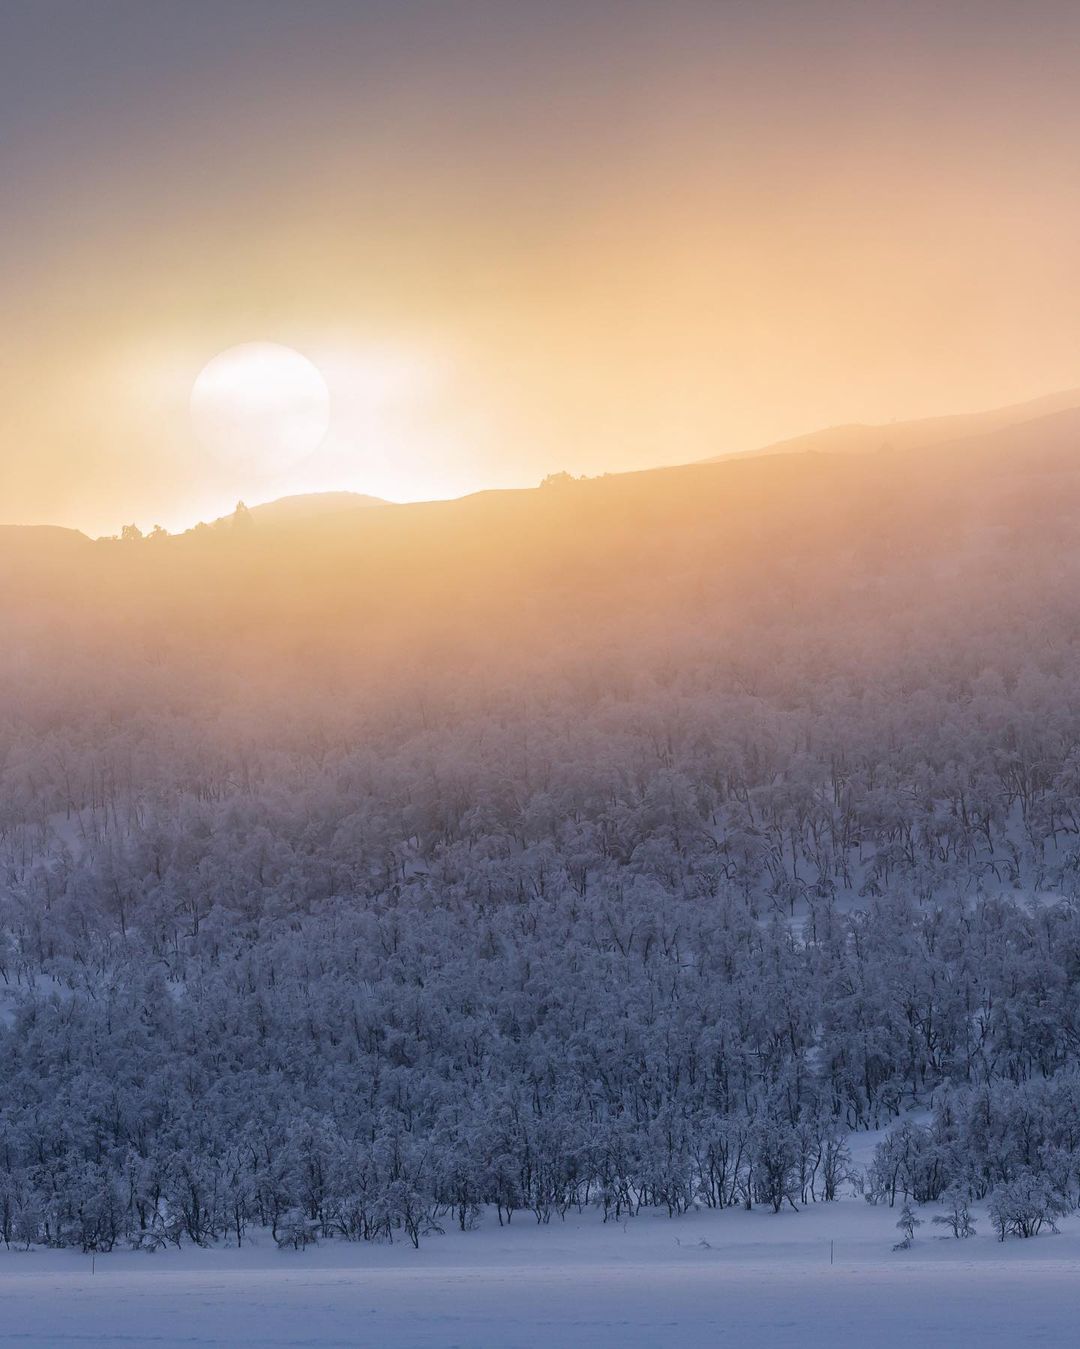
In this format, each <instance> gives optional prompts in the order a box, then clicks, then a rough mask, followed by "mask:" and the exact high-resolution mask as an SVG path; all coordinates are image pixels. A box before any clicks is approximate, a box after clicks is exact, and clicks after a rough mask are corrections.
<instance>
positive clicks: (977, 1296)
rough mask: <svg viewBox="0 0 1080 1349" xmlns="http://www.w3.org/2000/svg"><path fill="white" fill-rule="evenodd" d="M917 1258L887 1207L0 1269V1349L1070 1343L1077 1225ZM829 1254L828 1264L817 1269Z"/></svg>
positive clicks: (492, 1226) (487, 1230)
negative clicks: (898, 1244) (902, 1247)
mask: <svg viewBox="0 0 1080 1349" xmlns="http://www.w3.org/2000/svg"><path fill="white" fill-rule="evenodd" d="M934 1211H935V1210H934V1209H933V1207H932V1206H928V1207H926V1208H924V1209H922V1210H921V1211H920V1216H921V1217H922V1218H923V1220H924V1226H923V1227H921V1228H920V1229H919V1232H918V1235H917V1238H916V1242H915V1245H914V1247H913V1248H912V1249H911V1250H910V1251H900V1252H894V1251H893V1250H892V1245H893V1242H894V1241H895V1240H896V1239H897V1237H898V1235H899V1234H898V1233H897V1232H896V1230H895V1227H894V1224H895V1221H896V1218H897V1216H898V1210H896V1209H889V1208H888V1207H871V1206H870V1205H867V1204H865V1203H863V1202H862V1201H860V1200H855V1199H851V1200H844V1201H841V1202H840V1203H836V1204H817V1205H812V1206H810V1207H809V1208H807V1209H806V1210H804V1211H803V1212H800V1213H790V1212H789V1213H782V1214H780V1215H773V1214H771V1213H768V1212H765V1211H754V1212H752V1213H745V1212H742V1211H741V1210H734V1211H725V1212H723V1213H698V1214H693V1215H689V1216H686V1217H683V1218H678V1219H675V1220H669V1219H668V1218H667V1217H666V1216H663V1215H659V1214H642V1215H639V1216H638V1217H637V1218H635V1219H632V1220H631V1221H630V1222H628V1223H626V1224H625V1225H624V1224H613V1223H608V1224H606V1225H605V1224H603V1223H602V1222H601V1221H600V1219H599V1216H598V1215H596V1214H593V1213H586V1214H584V1215H581V1216H578V1215H576V1214H574V1215H571V1216H568V1217H567V1219H566V1221H565V1223H560V1222H559V1221H558V1220H557V1219H555V1220H553V1221H552V1223H551V1225H550V1226H547V1227H539V1226H537V1224H536V1223H535V1222H534V1221H533V1219H532V1217H531V1215H529V1214H525V1213H521V1214H518V1215H517V1216H516V1217H515V1219H514V1222H513V1224H512V1225H511V1226H510V1227H509V1228H503V1229H500V1228H499V1227H498V1226H497V1224H496V1223H495V1221H494V1218H490V1219H489V1220H487V1221H485V1223H484V1225H483V1226H482V1228H481V1229H480V1230H478V1231H475V1232H470V1233H465V1234H462V1233H460V1232H457V1231H451V1230H448V1231H447V1234H446V1235H445V1236H432V1237H429V1238H428V1239H427V1240H426V1241H425V1242H424V1243H423V1245H422V1246H421V1248H420V1250H419V1251H414V1250H413V1249H412V1248H411V1247H410V1246H409V1245H407V1244H395V1245H393V1246H372V1245H348V1244H341V1243H324V1244H323V1245H321V1246H319V1247H317V1248H314V1249H310V1250H308V1251H305V1252H293V1251H289V1252H281V1251H278V1250H277V1249H276V1247H275V1246H274V1244H273V1242H272V1241H271V1240H270V1238H269V1237H268V1236H266V1237H264V1238H263V1239H261V1240H260V1241H259V1242H258V1244H257V1245H256V1244H252V1245H246V1246H245V1247H244V1248H243V1249H242V1250H239V1251H237V1250H234V1249H230V1250H198V1249H194V1248H185V1249H184V1250H182V1251H179V1252H178V1251H167V1252H162V1253H158V1254H154V1255H148V1254H145V1253H131V1252H115V1253H113V1254H111V1255H107V1256H101V1255H99V1256H97V1257H96V1260H95V1261H94V1272H93V1273H91V1259H90V1257H89V1256H83V1255H78V1254H76V1253H73V1252H64V1251H55V1252H54V1251H32V1252H29V1253H27V1252H21V1251H10V1252H3V1253H0V1345H4V1346H8V1345H10V1346H12V1347H13V1349H15V1347H16V1346H17V1347H18V1349H65V1346H80V1347H83V1349H89V1347H90V1346H113V1345H115V1346H139V1347H140V1349H141V1346H146V1347H147V1349H181V1346H183V1347H184V1349H191V1347H192V1346H197V1347H198V1349H211V1347H212V1349H246V1347H248V1346H251V1347H252V1349H254V1347H255V1346H260V1347H261V1346H267V1349H286V1346H288V1347H289V1349H301V1346H302V1347H303V1349H345V1347H346V1346H348V1347H349V1349H355V1347H356V1346H365V1347H366V1346H372V1349H375V1347H376V1346H379V1347H385V1349H451V1346H456V1347H460V1349H481V1347H482V1349H539V1347H540V1346H543V1347H544V1349H547V1346H558V1347H559V1349H578V1346H580V1347H581V1349H584V1346H620V1347H621V1349H647V1347H648V1349H653V1347H654V1346H667V1345H671V1346H679V1349H716V1346H725V1345H731V1346H733V1347H734V1346H739V1347H740V1349H741V1347H742V1346H755V1347H756V1346H760V1349H838V1347H839V1346H847V1345H858V1346H866V1349H907V1346H918V1349H938V1347H939V1346H940V1347H941V1349H946V1346H947V1347H948V1349H963V1347H964V1346H966V1345H978V1346H979V1349H998V1346H1000V1347H1001V1349H1006V1346H1007V1347H1008V1349H1017V1346H1024V1345H1039V1346H1055V1347H1056V1346H1061V1349H1067V1346H1072V1345H1076V1344H1077V1343H1078V1342H1080V1219H1073V1220H1069V1221H1066V1222H1065V1223H1063V1224H1062V1231H1061V1233H1060V1235H1047V1236H1040V1237H1037V1238H1034V1239H1032V1240H1029V1241H1020V1240H1011V1241H1008V1242H1006V1243H1005V1244H1002V1243H1000V1242H998V1241H997V1240H996V1238H995V1237H994V1236H993V1234H992V1232H991V1230H990V1227H989V1223H988V1222H987V1220H986V1217H985V1215H984V1214H981V1215H978V1216H979V1224H978V1225H979V1232H978V1235H977V1236H976V1237H974V1238H972V1239H970V1240H968V1241H955V1240H953V1239H952V1238H951V1237H949V1238H947V1239H942V1238H941V1237H940V1236H939V1233H940V1231H941V1229H940V1228H936V1227H933V1226H932V1224H931V1221H930V1219H931V1217H932V1215H933V1213H934ZM830 1242H832V1243H834V1244H833V1261H834V1263H832V1264H831V1265H830Z"/></svg>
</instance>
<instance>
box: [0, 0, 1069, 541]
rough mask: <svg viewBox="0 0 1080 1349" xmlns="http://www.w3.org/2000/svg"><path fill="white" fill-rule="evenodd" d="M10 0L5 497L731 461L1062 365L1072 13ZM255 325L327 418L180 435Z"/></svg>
mask: <svg viewBox="0 0 1080 1349" xmlns="http://www.w3.org/2000/svg"><path fill="white" fill-rule="evenodd" d="M215 10H216V14H215V17H214V19H213V20H212V21H211V20H209V19H208V17H207V15H208V11H207V10H206V9H204V8H203V7H201V6H192V5H186V4H180V3H172V0H164V2H163V3H160V4H155V5H154V6H145V5H141V4H137V3H126V2H125V0H117V2H115V3H112V2H110V0H104V2H103V3H102V4H99V5H95V6H89V7H88V6H83V5H80V4H77V3H75V0H71V3H51V0H46V2H45V3H41V4H37V5H27V6H25V7H19V6H16V7H15V8H14V9H13V10H11V11H6V17H5V21H4V25H5V30H6V31H5V33H4V39H5V40H4V42H3V43H2V44H0V53H2V54H0V123H2V125H3V126H4V127H5V129H6V132H7V134H6V136H5V137H4V139H3V141H2V142H0V173H2V175H3V181H4V183H5V246H4V250H3V255H2V258H0V277H2V279H3V287H4V289H3V294H4V296H5V304H4V311H5V313H4V317H5V322H4V325H3V329H2V335H0V362H2V365H0V394H2V398H0V445H2V447H3V448H2V451H0V503H2V504H0V520H2V521H6V522H9V523H19V522H42V521H49V522H55V523H63V524H71V525H76V526H79V527H81V528H84V529H87V530H88V531H90V532H95V533H97V532H111V531H113V530H115V529H117V528H118V527H119V525H120V524H121V523H122V522H124V521H127V520H132V519H134V520H137V521H138V522H139V523H140V524H142V525H143V526H144V527H145V526H149V525H150V524H152V523H154V522H156V521H160V522H161V523H163V524H165V525H166V526H168V527H172V528H175V527H179V526H182V525H184V524H187V523H190V522H191V521H192V520H194V519H197V518H199V517H200V516H208V515H213V514H217V513H220V512H221V511H222V510H224V509H226V508H228V507H229V506H230V505H231V503H232V502H233V501H235V499H236V498H237V497H239V496H243V497H245V498H246V499H247V500H249V501H257V500H262V499H266V498H268V497H272V496H275V495H281V494H282V493H284V492H288V491H295V490H315V489H321V488H331V487H346V488H353V489H355V490H359V491H371V492H375V493H378V494H380V495H388V496H391V497H395V498H398V499H410V498H418V497H427V496H432V495H450V494H456V493H460V492H465V491H470V490H474V489H476V488H479V487H482V486H488V485H492V486H505V485H512V484H529V483H534V482H536V481H538V479H539V478H540V477H542V476H543V475H544V474H545V473H548V472H551V471H554V470H558V469H563V468H565V469H569V470H571V471H573V472H578V473H582V472H584V473H599V472H604V471H609V470H618V469H625V468H634V467H641V466H645V465H651V464H658V463H666V462H672V463H673V462H680V461H685V460H688V459H693V458H698V457H702V456H705V455H708V454H713V453H717V452H719V451H722V450H728V449H732V450H735V449H744V448H748V447H750V446H753V445H755V444H760V443H764V442H767V441H770V440H774V439H777V438H779V437H782V436H785V435H790V434H795V433H798V432H801V431H804V430H809V429H812V428H814V427H816V426H820V425H824V424H828V423H831V422H838V421H849V420H860V419H861V420H874V421H884V420H888V419H890V418H893V417H909V416H918V415H924V414H933V413H938V412H948V411H961V410H966V409H971V408H976V407H982V406H993V405H996V404H1001V403H1007V402H1011V401H1016V400H1019V399H1022V398H1026V397H1030V396H1033V395H1036V394H1039V393H1043V392H1047V391H1049V390H1051V389H1055V388H1061V387H1069V386H1072V385H1075V384H1077V383H1080V361H1078V360H1077V352H1078V350H1080V303H1078V299H1077V297H1078V296H1080V248H1078V246H1077V243H1078V240H1080V161H1078V157H1077V155H1076V153H1075V146H1076V144H1077V143H1078V142H1080V125H1078V123H1080V105H1078V102H1077V100H1076V97H1075V91H1074V89H1075V70H1076V69H1077V67H1078V62H1080V11H1078V10H1077V8H1076V7H1075V6H1071V5H1066V4H1061V3H1028V4H1023V5H1021V4H1018V3H997V2H996V0H981V2H980V3H962V2H959V0H958V2H956V3H950V4H933V5H931V4H927V3H921V0H907V2H906V3H875V2H874V0H862V2H861V3H815V2H814V0H805V2H804V3H779V2H775V3H774V2H772V0H762V3H760V4H756V5H749V4H743V3H731V4H727V3H723V0H715V3H705V2H704V0H701V2H700V3H681V2H680V0H675V3H671V4H665V5H659V4H648V3H638V0H594V2H592V3H589V2H588V0H586V2H585V3H576V4H570V3H568V2H566V3H564V2H563V0H549V2H546V3H544V4H530V3H515V0H503V3H493V2H492V3H488V0H476V2H475V3H458V2H457V0H446V3H441V4H430V3H420V0H397V3H390V0H353V3H348V4H346V3H344V2H342V3H337V0H315V2H314V3H312V4H310V5H304V6H299V5H295V4H288V3H284V0H224V3H223V4H221V5H220V6H216V7H215ZM257 340H271V341H275V342H282V343H286V344H289V345H292V346H295V347H297V348H298V349H299V350H301V351H303V352H304V353H305V354H306V355H308V356H309V357H310V358H311V359H312V360H314V361H315V363H316V364H317V365H319V366H320V368H321V369H322V370H323V371H324V374H325V375H326V379H327V382H328V385H329V387H330V394H331V429H330V433H329V436H328V438H327V441H326V442H325V444H324V446H323V447H322V448H321V449H320V450H318V451H316V452H315V454H314V455H312V456H311V457H310V458H309V459H307V460H305V461H303V462H301V463H299V464H297V465H294V466H293V467H292V468H290V469H288V470H287V471H285V472H284V473H278V474H276V475H269V474H266V473H263V472H260V471H259V469H258V467H255V468H252V466H250V465H248V466H246V467H245V468H244V469H243V471H242V472H239V471H238V470H237V467H236V465H235V463H229V462H224V461H222V460H221V459H220V458H217V457H215V455H214V454H213V453H212V452H211V451H209V450H208V449H207V448H206V447H204V446H202V445H201V444H200V443H199V441H198V440H197V439H196V437H195V435H194V432H193V429H192V426H191V420H190V417H189V415H188V406H187V400H188V394H189V390H190V387H191V384H192V381H193V380H194V378H195V376H196V375H197V374H198V372H199V370H200V369H201V368H202V366H203V364H204V363H205V362H206V361H208V360H209V359H210V358H211V357H212V356H214V355H215V353H217V352H218V351H220V350H221V349H223V348H225V347H229V346H231V345H233V344H235V343H241V342H249V341H257Z"/></svg>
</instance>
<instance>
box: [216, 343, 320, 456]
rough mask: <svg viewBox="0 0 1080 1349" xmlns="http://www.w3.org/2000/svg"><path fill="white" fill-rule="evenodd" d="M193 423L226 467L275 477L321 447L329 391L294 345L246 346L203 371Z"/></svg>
mask: <svg viewBox="0 0 1080 1349" xmlns="http://www.w3.org/2000/svg"><path fill="white" fill-rule="evenodd" d="M191 418H192V422H193V424H194V426H195V431H196V434H197V435H198V437H199V439H200V440H201V441H202V442H203V444H204V445H205V446H206V447H207V449H209V450H210V451H211V452H212V453H213V454H214V455H216V456H217V457H218V458H220V459H221V460H222V461H223V462H225V463H227V464H228V465H230V466H231V467H234V468H236V469H242V470H244V471H247V472H256V473H258V474H259V475H260V476H267V477H270V476H273V475H275V474H278V473H281V472H283V471H284V470H285V469H288V468H291V467H292V466H293V465H294V464H296V463H298V462H299V461H300V460H301V459H304V458H306V457H307V456H308V455H310V454H312V453H313V452H314V451H315V450H317V449H318V448H319V445H320V444H321V443H322V441H323V438H324V437H325V435H326V432H327V429H328V428H329V425H330V394H329V391H328V390H327V387H326V381H325V379H323V377H322V375H321V373H320V372H319V370H318V368H317V367H316V366H315V365H313V364H312V362H311V361H309V360H308V358H307V357H306V356H303V355H301V354H300V352H298V351H294V350H293V348H292V347H286V346H282V345H281V344H280V343H277V342H245V343H243V344H241V345H240V346H236V347H229V349H228V350H227V351H223V352H221V353H220V354H219V355H217V356H215V357H214V358H213V360H212V361H209V362H208V363H207V364H206V365H205V366H204V367H203V369H202V370H201V371H200V372H199V376H198V378H197V379H196V380H195V383H194V385H193V387H192V390H191Z"/></svg>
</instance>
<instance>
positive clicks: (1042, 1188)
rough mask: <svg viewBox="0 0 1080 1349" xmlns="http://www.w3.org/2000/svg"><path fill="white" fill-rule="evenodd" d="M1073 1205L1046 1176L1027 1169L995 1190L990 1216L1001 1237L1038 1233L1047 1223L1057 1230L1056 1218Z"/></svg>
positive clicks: (1027, 1235) (1036, 1234)
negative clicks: (1058, 1192)
mask: <svg viewBox="0 0 1080 1349" xmlns="http://www.w3.org/2000/svg"><path fill="white" fill-rule="evenodd" d="M1069 1207H1070V1206H1069V1204H1068V1202H1067V1201H1066V1200H1065V1198H1064V1197H1063V1196H1062V1195H1060V1194H1057V1193H1055V1192H1054V1190H1053V1189H1052V1188H1051V1186H1050V1184H1049V1182H1048V1181H1047V1180H1046V1178H1045V1177H1044V1176H1041V1175H1036V1174H1035V1173H1033V1172H1031V1171H1028V1170H1026V1169H1025V1170H1023V1171H1021V1172H1019V1173H1018V1174H1017V1175H1016V1176H1015V1177H1014V1178H1013V1179H1012V1180H1010V1181H1007V1182H1006V1183H1005V1184H1004V1185H1001V1186H999V1187H998V1188H997V1189H996V1190H995V1191H994V1193H993V1196H992V1198H991V1200H990V1220H991V1222H992V1223H993V1224H994V1229H995V1231H996V1232H997V1234H998V1238H999V1240H1001V1241H1004V1240H1005V1238H1006V1237H1009V1236H1015V1237H1034V1236H1038V1234H1039V1233H1040V1232H1041V1231H1042V1229H1043V1227H1044V1226H1045V1227H1049V1229H1050V1231H1051V1232H1056V1231H1057V1230H1058V1229H1057V1225H1056V1223H1055V1221H1054V1220H1055V1219H1056V1218H1059V1217H1061V1215H1062V1214H1064V1213H1067V1212H1068V1211H1069Z"/></svg>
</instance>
